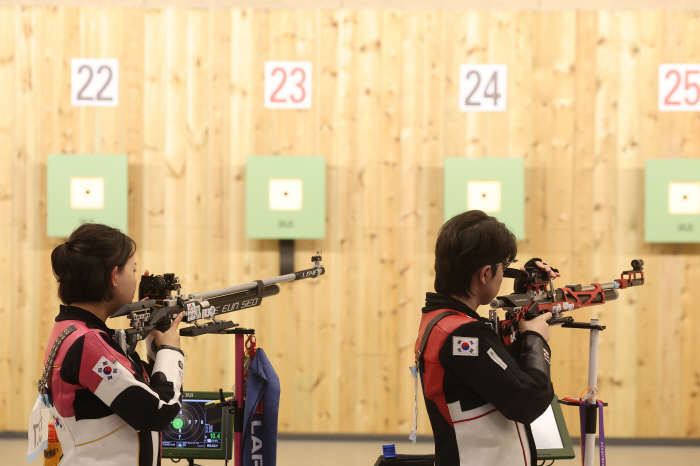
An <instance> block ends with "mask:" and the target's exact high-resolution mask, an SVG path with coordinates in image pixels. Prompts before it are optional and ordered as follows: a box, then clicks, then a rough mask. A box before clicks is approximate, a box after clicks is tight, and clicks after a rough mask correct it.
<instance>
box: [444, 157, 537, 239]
mask: <svg viewBox="0 0 700 466" xmlns="http://www.w3.org/2000/svg"><path fill="white" fill-rule="evenodd" d="M444 205H445V207H444V216H445V221H447V220H449V219H451V218H452V217H454V216H455V215H457V214H461V213H462V212H466V211H467V210H482V211H484V212H485V213H487V214H489V215H491V216H493V217H496V218H497V219H498V220H499V221H501V222H503V223H504V224H505V225H506V226H507V227H508V228H510V230H511V231H512V232H513V234H514V235H515V237H516V238H517V239H518V240H522V239H525V168H524V164H523V159H520V158H517V159H511V158H488V159H464V158H448V159H445V204H444Z"/></svg>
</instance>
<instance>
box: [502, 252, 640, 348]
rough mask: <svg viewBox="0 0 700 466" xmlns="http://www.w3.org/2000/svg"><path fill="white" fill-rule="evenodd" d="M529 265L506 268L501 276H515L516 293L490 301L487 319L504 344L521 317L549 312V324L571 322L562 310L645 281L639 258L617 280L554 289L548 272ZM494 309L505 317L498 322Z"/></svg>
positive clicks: (511, 338) (596, 301) (606, 297)
mask: <svg viewBox="0 0 700 466" xmlns="http://www.w3.org/2000/svg"><path fill="white" fill-rule="evenodd" d="M530 262H532V261H530ZM530 262H528V264H530ZM528 264H526V266H525V270H518V269H506V271H505V272H504V274H503V276H504V277H508V278H514V279H515V293H513V294H509V295H506V296H497V297H496V298H495V299H494V300H493V301H491V310H490V311H489V319H490V320H491V323H492V326H493V328H494V329H495V330H496V331H497V332H498V333H499V334H500V336H501V338H503V342H504V343H505V344H506V345H510V344H512V343H513V342H514V341H515V337H516V334H517V333H518V330H519V329H520V322H522V320H523V319H525V320H530V319H534V318H535V317H537V316H539V315H541V314H545V313H547V312H551V313H552V318H551V319H550V320H548V321H547V323H549V325H564V326H566V325H571V324H573V321H574V319H573V317H571V316H564V315H563V313H564V312H566V311H573V310H574V309H580V308H582V307H585V306H596V305H599V304H605V303H606V302H608V301H612V300H615V299H617V298H618V297H619V295H620V293H619V291H618V290H620V289H625V288H628V287H630V286H639V285H643V284H644V271H643V265H644V261H643V260H641V259H635V260H633V261H632V264H631V265H632V270H627V271H625V272H622V274H621V275H620V278H619V279H615V280H612V281H610V282H608V283H591V284H590V285H566V286H564V287H562V288H557V289H555V288H554V287H553V286H552V278H551V276H550V275H549V272H547V271H545V270H541V269H540V268H539V267H537V266H536V265H534V264H533V265H528ZM497 309H505V311H506V316H505V319H504V320H502V321H500V322H499V319H498V315H497V313H496V310H497Z"/></svg>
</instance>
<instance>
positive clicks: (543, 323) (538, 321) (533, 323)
mask: <svg viewBox="0 0 700 466" xmlns="http://www.w3.org/2000/svg"><path fill="white" fill-rule="evenodd" d="M551 318H552V313H551V312H545V313H544V314H542V315H539V316H537V317H535V318H534V319H531V320H525V319H523V321H522V322H520V331H521V332H526V331H528V330H530V331H532V332H536V333H539V334H540V335H542V338H544V341H549V324H548V323H547V321H548V320H549V319H551Z"/></svg>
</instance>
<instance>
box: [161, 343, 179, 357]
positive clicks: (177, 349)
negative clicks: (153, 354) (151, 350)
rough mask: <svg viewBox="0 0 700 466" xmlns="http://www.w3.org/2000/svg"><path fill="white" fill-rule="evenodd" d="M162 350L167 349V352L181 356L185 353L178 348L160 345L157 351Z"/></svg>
mask: <svg viewBox="0 0 700 466" xmlns="http://www.w3.org/2000/svg"><path fill="white" fill-rule="evenodd" d="M162 349H169V350H173V351H177V352H178V353H180V354H181V355H183V356H184V355H185V353H184V352H183V351H182V350H181V349H180V348H175V347H174V346H170V345H160V348H158V351H160V350H162Z"/></svg>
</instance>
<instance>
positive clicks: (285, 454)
mask: <svg viewBox="0 0 700 466" xmlns="http://www.w3.org/2000/svg"><path fill="white" fill-rule="evenodd" d="M26 448H27V443H26V440H15V439H0V455H1V457H2V458H3V459H2V462H1V463H2V465H3V466H6V465H7V466H15V465H17V466H19V465H25V464H27V459H26ZM432 449H433V445H432V443H429V442H423V443H420V442H419V443H417V444H415V445H414V444H411V443H410V442H409V441H408V440H407V441H406V443H405V444H404V443H399V444H397V445H396V451H397V453H403V454H426V453H432V452H433V451H432ZM575 450H576V459H573V460H559V461H557V462H556V463H555V465H556V466H575V465H579V464H581V459H580V456H579V450H578V447H576V448H575ZM381 454H382V442H381V440H379V441H377V442H374V441H350V440H343V441H328V440H280V441H279V443H278V447H277V464H278V465H279V466H327V465H329V464H332V465H333V466H373V465H374V463H375V462H376V460H377V458H378V457H379V455H381ZM607 461H608V462H609V463H610V464H612V465H615V466H632V465H635V466H645V465H649V466H652V465H674V466H697V465H699V464H700V446H680V447H677V446H676V447H669V446H621V445H608V447H607ZM34 464H35V465H41V464H42V463H41V462H40V461H38V460H37V461H36V462H35V463H34ZM175 464H176V463H172V462H171V461H169V460H165V461H163V466H169V465H173V466H175ZM185 464H186V463H179V465H178V466H185ZM198 464H201V465H202V466H215V465H221V464H222V463H221V462H218V461H211V460H209V461H204V460H202V461H199V463H198ZM230 464H231V465H232V464H233V462H230ZM548 464H549V463H548ZM596 464H598V461H597V460H596Z"/></svg>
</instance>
